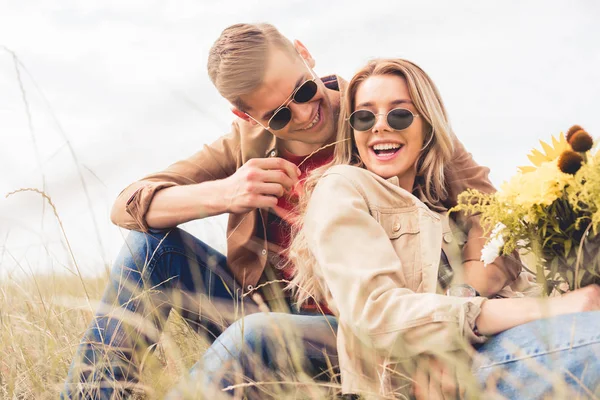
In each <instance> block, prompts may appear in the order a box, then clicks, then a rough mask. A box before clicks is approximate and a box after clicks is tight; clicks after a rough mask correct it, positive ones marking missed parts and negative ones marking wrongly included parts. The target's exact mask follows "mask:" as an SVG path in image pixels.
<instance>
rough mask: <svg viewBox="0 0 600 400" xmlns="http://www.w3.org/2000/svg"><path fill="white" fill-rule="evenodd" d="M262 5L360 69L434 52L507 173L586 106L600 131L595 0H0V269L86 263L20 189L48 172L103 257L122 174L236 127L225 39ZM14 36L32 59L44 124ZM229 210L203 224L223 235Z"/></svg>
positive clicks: (453, 105) (590, 125)
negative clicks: (218, 77) (218, 72)
mask: <svg viewBox="0 0 600 400" xmlns="http://www.w3.org/2000/svg"><path fill="white" fill-rule="evenodd" d="M263 21H265V22H271V23H273V24H275V25H276V26H277V27H278V28H279V29H280V30H281V31H282V32H283V33H284V34H285V35H286V36H288V37H289V38H291V39H300V40H302V41H303V42H304V44H305V45H306V46H307V47H308V48H309V50H310V51H311V53H312V55H313V56H314V58H315V59H316V60H317V66H316V68H315V70H316V71H317V73H319V74H321V75H326V74H330V73H338V74H340V75H342V76H343V77H345V78H350V77H351V76H352V73H353V71H355V70H356V69H358V68H359V67H360V66H362V65H363V64H364V63H365V62H366V60H368V59H369V58H372V57H403V58H407V59H410V60H412V61H414V62H416V63H417V64H419V65H420V66H421V67H423V69H424V70H425V71H427V72H428V73H429V74H430V75H431V77H432V78H433V80H434V81H435V82H436V84H437V85H438V87H439V89H440V91H441V93H442V96H443V98H444V100H445V102H446V105H447V107H448V109H449V113H450V117H451V121H452V124H453V127H454V130H455V132H456V133H457V135H458V136H459V138H460V139H461V140H462V142H463V143H464V144H465V146H466V147H467V149H468V150H469V151H470V152H472V153H473V155H474V157H475V159H476V160H477V161H478V162H479V163H481V164H484V165H487V166H489V167H490V168H491V170H492V173H491V179H492V181H493V182H494V183H495V184H496V185H499V184H500V183H501V182H502V181H503V180H506V179H508V178H509V177H510V176H511V175H512V174H513V173H514V172H515V170H516V167H517V166H518V165H523V164H526V163H527V159H526V154H527V153H528V152H529V150H530V149H531V148H532V147H534V146H536V145H537V141H538V140H539V139H544V140H546V139H548V138H549V136H550V135H551V134H556V133H558V132H560V131H561V130H566V129H567V128H568V127H569V126H571V125H573V124H575V123H577V124H580V125H582V126H584V127H585V128H586V129H587V130H588V131H589V132H590V133H591V134H592V135H593V136H595V137H597V136H600V113H599V112H598V106H599V105H600V46H599V45H598V44H599V43H600V24H598V21H600V2H597V1H595V0H578V1H549V0H546V1H543V0H540V1H517V0H503V1H493V2H492V1H487V2H475V1H464V0H453V1H432V0H426V1H419V2H416V1H412V2H408V1H368V2H365V1H362V2H351V1H316V0H310V1H308V0H304V1H299V0H297V1H281V0H278V1H275V0H261V1H257V0H254V1H251V0H244V1H231V0H229V1H220V2H219V1H203V0H196V1H191V0H186V1H177V2H175V1H172V2H167V1H156V0H153V1H148V0H144V1H142V0H139V1H116V0H112V1H78V0H59V1H55V2H44V1H26V0H23V1H10V0H0V194H2V196H1V197H0V274H2V273H4V274H6V273H12V272H14V271H19V270H25V271H30V269H31V270H34V271H49V270H52V271H55V272H58V273H63V272H67V268H72V265H71V264H70V263H71V261H69V258H68V257H67V253H66V251H65V246H66V244H65V241H64V240H63V237H62V236H61V234H60V230H59V225H58V222H57V220H56V218H54V217H53V216H52V215H51V213H50V212H49V211H48V209H46V217H45V218H43V223H42V217H41V215H42V199H41V197H40V196H39V195H37V194H33V193H22V194H17V195H14V196H12V197H10V198H8V199H5V198H4V196H3V195H4V194H6V193H8V192H9V191H12V190H15V189H18V188H25V187H36V188H40V189H41V188H42V174H43V176H44V177H45V181H46V191H47V193H48V194H49V195H50V196H51V197H52V199H53V201H54V203H55V204H56V207H57V209H58V212H59V214H60V217H61V221H62V223H63V224H64V229H65V231H66V234H67V238H68V241H69V245H70V246H71V247H72V248H73V252H74V255H75V259H76V261H77V263H78V265H79V266H80V267H81V268H82V270H83V271H84V273H86V274H97V273H101V272H103V271H104V265H106V264H107V263H108V264H109V263H111V260H112V259H114V257H115V256H116V252H117V250H118V248H119V247H120V244H121V242H122V235H123V234H124V232H123V231H120V230H119V229H118V228H116V227H114V226H112V225H111V223H110V221H109V217H108V213H109V210H110V207H111V205H112V201H113V200H114V198H115V197H116V195H117V194H118V192H119V191H120V190H121V189H122V188H123V187H125V186H126V185H127V184H129V183H131V182H132V181H134V180H137V179H138V178H140V177H141V176H143V175H145V174H147V173H150V172H154V171H157V170H160V169H162V168H164V167H166V166H167V165H169V164H170V163H172V162H175V161H177V160H179V159H181V158H184V157H187V156H188V155H191V154H192V153H194V152H195V151H196V150H197V149H199V148H200V147H201V146H202V145H203V144H204V143H209V142H212V141H213V140H215V139H216V138H218V137H219V136H220V135H222V134H224V133H227V132H228V129H229V124H230V121H231V119H232V117H233V115H232V114H230V113H229V106H228V104H227V102H226V101H225V100H223V99H221V98H220V97H219V95H218V93H217V91H216V90H215V89H214V88H213V86H212V85H211V83H210V81H209V79H208V76H207V74H206V59H207V55H208V50H209V48H210V46H211V45H212V43H213V42H214V40H215V39H216V38H217V37H218V35H219V33H220V32H221V31H222V30H223V29H224V28H225V27H227V26H228V25H230V24H233V23H236V22H263ZM1 46H4V47H1ZM6 49H10V50H11V51H14V52H15V53H16V54H17V55H18V57H19V59H20V60H21V62H22V63H23V65H24V66H25V69H23V68H21V69H20V74H21V80H22V84H23V87H24V91H25V95H26V99H27V101H28V105H29V111H30V114H31V122H32V127H33V129H32V130H30V129H29V124H28V119H27V113H26V111H27V109H26V107H25V105H24V102H23V96H22V92H21V90H20V88H19V80H18V79H17V74H16V70H15V65H14V60H13V57H12V55H11V54H10V53H9V52H8V51H7V50H6ZM34 138H35V141H34ZM36 148H37V153H38V156H36ZM73 154H75V156H76V157H77V160H78V163H79V165H80V172H78V169H77V167H76V163H75V162H74V158H73ZM82 179H83V181H84V182H85V184H86V187H87V190H88V192H89V193H90V196H91V197H92V198H93V200H92V204H91V205H90V204H89V203H88V201H87V199H86V196H85V194H84V190H83V186H82ZM94 220H95V221H96V226H97V227H95V225H94ZM224 220H225V219H224V218H223V217H221V218H217V219H213V220H208V221H202V222H199V223H194V224H191V226H190V227H189V228H190V230H192V231H193V232H194V233H195V234H197V235H198V236H200V237H201V238H202V239H204V240H206V241H207V242H209V243H210V244H212V245H213V246H215V247H216V248H218V249H220V250H222V251H223V250H224V248H225V233H224V231H225V228H224ZM98 238H100V241H101V242H102V244H101V245H100V244H99V239H98ZM48 254H50V256H48Z"/></svg>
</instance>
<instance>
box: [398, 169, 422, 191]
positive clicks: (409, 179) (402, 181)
mask: <svg viewBox="0 0 600 400" xmlns="http://www.w3.org/2000/svg"><path fill="white" fill-rule="evenodd" d="M416 176H417V174H416V173H415V172H412V171H411V172H407V173H405V174H402V175H400V176H398V184H399V185H400V187H401V188H402V189H404V190H406V191H407V192H410V193H412V192H413V188H414V186H415V177H416Z"/></svg>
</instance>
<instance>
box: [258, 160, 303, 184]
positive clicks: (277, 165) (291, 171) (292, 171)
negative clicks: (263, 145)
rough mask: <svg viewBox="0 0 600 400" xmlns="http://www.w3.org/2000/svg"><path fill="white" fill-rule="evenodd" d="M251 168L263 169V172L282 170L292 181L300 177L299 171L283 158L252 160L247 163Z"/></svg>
mask: <svg viewBox="0 0 600 400" xmlns="http://www.w3.org/2000/svg"><path fill="white" fill-rule="evenodd" d="M248 163H251V165H252V166H254V167H257V168H260V169H263V170H282V171H283V172H285V174H286V175H287V176H288V177H289V178H290V179H292V180H293V181H294V183H295V182H296V181H297V180H298V177H299V176H300V169H299V168H298V167H297V166H296V165H295V164H294V163H291V162H289V161H287V160H284V159H283V158H279V157H271V158H253V159H252V160H250V161H248Z"/></svg>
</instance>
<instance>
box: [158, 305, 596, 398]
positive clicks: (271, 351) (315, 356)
mask: <svg viewBox="0 0 600 400" xmlns="http://www.w3.org/2000/svg"><path fill="white" fill-rule="evenodd" d="M290 322H291V321H290V316H289V315H287V314H277V313H273V314H271V315H269V316H268V318H267V317H265V316H264V315H262V314H254V315H250V316H247V317H245V318H244V319H243V320H240V321H237V322H236V323H235V324H233V325H232V326H230V327H229V328H228V329H227V330H226V331H225V332H224V333H223V334H222V335H221V336H220V337H219V338H218V339H217V340H216V341H215V342H214V343H213V345H212V346H211V347H210V349H209V350H208V351H207V352H206V353H205V355H204V357H203V359H202V360H201V361H200V362H199V363H198V364H197V366H196V367H195V369H196V368H197V369H198V370H202V371H203V372H204V373H205V374H206V375H204V376H201V375H200V374H199V373H195V371H193V372H192V375H191V377H192V380H193V381H194V380H195V384H196V385H198V386H197V387H196V390H204V393H206V391H205V390H206V388H207V387H209V385H212V388H213V390H216V391H217V392H221V395H222V394H223V392H222V390H223V389H226V388H228V387H229V388H231V386H233V385H235V384H236V383H237V384H239V383H242V382H244V381H243V380H241V379H240V377H241V376H242V375H245V376H246V377H247V378H248V380H249V381H261V382H264V381H273V377H267V378H266V379H265V378H264V377H261V376H254V375H253V373H254V371H256V370H257V369H253V368H252V365H253V363H252V362H251V361H249V359H250V357H255V356H258V357H259V359H260V361H261V362H262V364H264V365H268V366H274V368H271V370H281V369H282V363H281V361H278V360H276V358H278V357H281V356H282V354H283V356H284V360H286V358H285V357H287V356H288V354H287V353H285V352H282V350H284V349H282V347H281V346H278V345H277V343H278V341H279V340H280V339H279V338H278V337H277V334H276V331H274V330H273V329H270V328H268V327H269V326H273V325H275V326H289V327H292V329H296V330H297V332H301V334H299V335H297V337H300V339H301V341H302V342H303V343H304V344H305V347H306V348H307V349H308V350H307V352H306V354H307V355H308V356H309V358H310V360H311V361H313V362H314V364H313V366H318V365H319V364H321V367H323V366H324V364H326V359H327V358H329V359H330V360H331V361H332V363H331V364H332V365H333V366H334V367H336V366H337V359H336V357H331V354H334V355H335V342H331V341H330V342H328V341H327V340H325V339H326V338H328V337H330V333H329V332H330V331H331V329H332V328H335V327H337V321H336V319H335V318H334V317H328V318H327V320H325V319H324V317H322V316H321V317H319V316H306V317H302V318H296V319H295V320H294V321H293V322H292V323H291V324H290ZM243 324H245V325H243ZM313 341H314V343H316V345H312V344H311V343H312V342H313ZM244 346H245V347H244ZM323 350H325V351H323ZM328 353H329V354H328ZM240 364H241V365H240ZM233 365H237V366H238V367H239V368H240V369H239V370H235V368H232V366H233ZM472 370H473V374H474V375H475V378H476V380H477V381H478V382H479V384H480V385H481V386H482V387H485V386H486V385H487V387H486V388H485V390H486V392H485V393H484V395H483V396H482V397H481V398H493V394H497V395H500V396H502V397H496V398H507V399H519V400H520V399H542V398H567V396H570V395H573V394H580V395H582V396H581V398H588V395H589V394H590V393H595V395H596V396H597V395H598V394H599V393H600V311H594V312H586V313H574V314H569V315H562V316H558V317H554V318H548V319H542V320H538V321H533V322H530V323H527V324H524V325H521V326H518V327H515V328H513V329H509V330H507V331H505V332H502V333H500V334H498V335H495V336H493V337H491V338H490V339H489V340H488V341H487V342H486V343H484V344H483V345H481V346H479V347H478V348H477V355H476V356H475V360H474V364H473V369H472ZM259 371H260V370H259ZM275 379H276V378H275ZM238 386H239V385H238ZM189 389H191V391H190V392H189V394H188V396H189V397H185V398H194V397H193V390H194V386H193V384H192V385H191V386H190V385H189V384H188V390H189ZM246 390H247V389H246ZM225 393H228V394H229V395H233V393H234V391H233V390H231V391H227V390H226V391H225ZM245 394H246V395H248V393H247V392H246V393H245ZM171 396H172V397H171ZM547 396H550V397H547ZM182 397H183V396H182V395H181V392H180V391H173V392H172V393H171V394H170V396H169V397H168V399H169V400H170V399H179V398H182ZM210 398H215V399H218V398H224V397H223V396H219V393H216V392H215V393H214V394H213V396H212V397H210ZM250 398H269V396H268V395H265V394H264V393H263V394H262V397H261V393H255V395H254V396H253V395H252V394H250ZM466 398H475V397H474V396H473V395H469V393H467V396H466ZM574 398H577V397H574Z"/></svg>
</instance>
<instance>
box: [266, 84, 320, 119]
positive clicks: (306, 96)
mask: <svg viewBox="0 0 600 400" xmlns="http://www.w3.org/2000/svg"><path fill="white" fill-rule="evenodd" d="M317 90H318V87H317V83H316V82H315V79H314V78H313V79H309V80H307V81H305V82H304V83H303V84H302V85H300V86H298V87H297V88H296V90H294V91H293V92H292V94H291V95H290V97H288V100H286V101H285V103H283V105H282V106H281V107H279V108H278V109H277V110H275V113H273V116H272V117H271V118H269V122H268V124H267V126H268V127H269V129H271V130H274V131H278V130H280V129H283V128H285V126H286V125H287V124H289V123H290V121H291V120H292V110H290V108H289V107H288V106H289V105H290V103H291V102H292V101H293V102H294V103H298V104H302V103H307V102H309V101H310V100H312V98H313V97H315V95H316V94H317Z"/></svg>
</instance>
